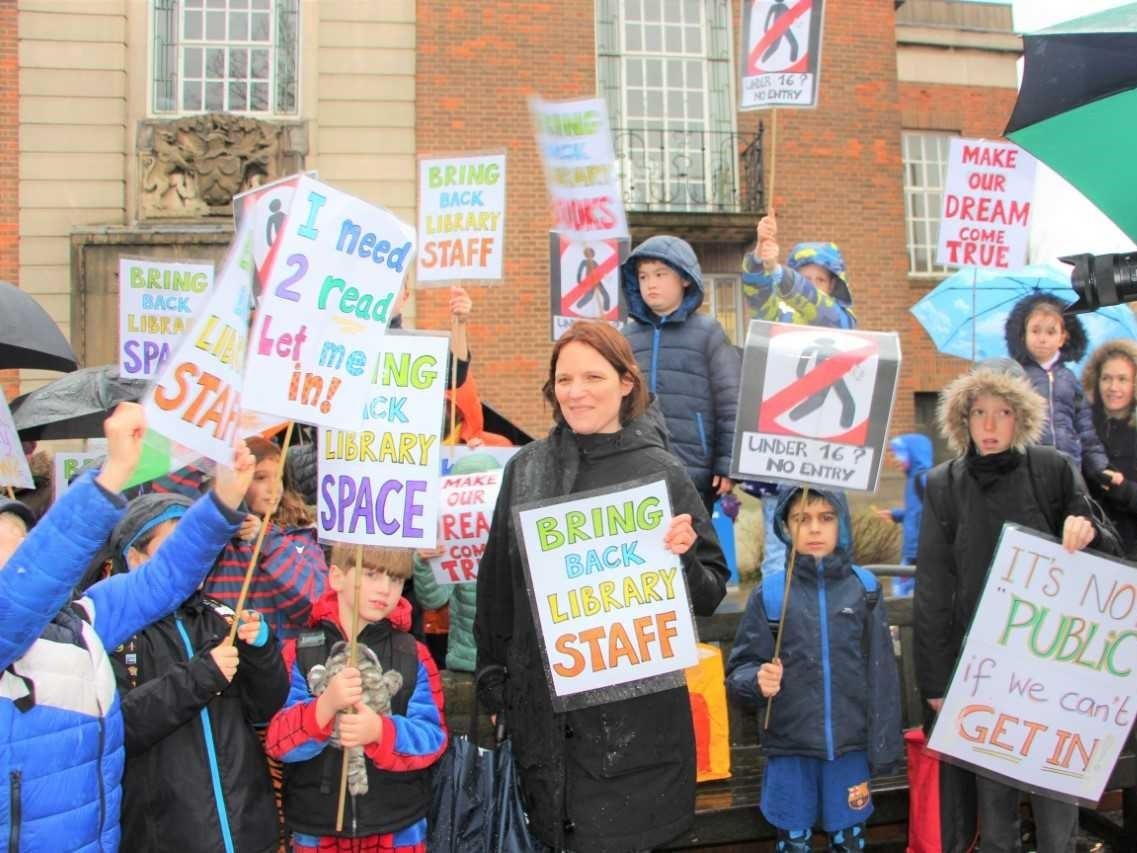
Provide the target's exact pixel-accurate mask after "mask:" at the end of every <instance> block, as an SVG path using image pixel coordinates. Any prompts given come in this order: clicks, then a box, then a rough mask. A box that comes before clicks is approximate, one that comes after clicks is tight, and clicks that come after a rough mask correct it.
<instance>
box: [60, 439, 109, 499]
mask: <svg viewBox="0 0 1137 853" xmlns="http://www.w3.org/2000/svg"><path fill="white" fill-rule="evenodd" d="M106 458H107V454H106V453H105V452H101V451H89V452H83V453H64V452H57V453H56V454H55V456H54V457H52V460H51V465H52V478H51V482H52V486H53V488H52V493H53V495H54V497H53V498H52V500H56V501H57V500H59V499H60V498H61V497H63V495H64V494H66V492H67V490H68V489H70V488H71V483H72V481H74V480H75V478H76V477H78V476H79V475H80V474H82V473H84V472H85V471H88V470H93V469H95V468H99V467H101V466H102V464H103V460H104V459H106Z"/></svg>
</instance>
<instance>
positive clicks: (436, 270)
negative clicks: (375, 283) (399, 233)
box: [415, 154, 505, 287]
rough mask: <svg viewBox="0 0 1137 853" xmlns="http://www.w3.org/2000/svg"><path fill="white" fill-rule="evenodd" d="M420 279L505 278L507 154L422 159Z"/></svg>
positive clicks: (420, 283) (419, 191) (417, 273)
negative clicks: (503, 268)
mask: <svg viewBox="0 0 1137 853" xmlns="http://www.w3.org/2000/svg"><path fill="white" fill-rule="evenodd" d="M418 170H419V178H418V198H419V202H418V230H419V239H420V241H421V247H420V249H419V253H418V270H417V272H416V274H415V281H416V283H417V284H418V285H419V286H420V287H421V286H423V285H425V284H429V283H430V282H445V281H460V280H463V279H472V280H477V279H499V278H501V262H502V257H503V256H504V254H505V251H504V237H505V155H504V154H471V155H468V156H464V157H421V158H419V161H418Z"/></svg>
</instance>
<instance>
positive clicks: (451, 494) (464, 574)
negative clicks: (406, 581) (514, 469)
mask: <svg viewBox="0 0 1137 853" xmlns="http://www.w3.org/2000/svg"><path fill="white" fill-rule="evenodd" d="M500 490H501V471H481V472H479V473H474V474H450V475H448V476H444V477H443V478H442V510H441V515H440V517H439V531H438V547H439V548H441V549H442V554H440V555H439V556H437V557H431V558H430V561H429V562H430V569H431V571H432V572H433V573H434V579H435V580H436V581H437V582H438V583H439V584H443V585H445V584H454V583H469V582H470V581H476V580H477V579H478V563H479V562H480V561H481V559H482V552H484V551H485V550H486V540H488V539H489V535H490V522H491V521H492V519H493V511H494V506H495V505H496V504H497V494H498V492H499V491H500Z"/></svg>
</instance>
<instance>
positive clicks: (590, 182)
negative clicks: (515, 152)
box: [529, 98, 629, 240]
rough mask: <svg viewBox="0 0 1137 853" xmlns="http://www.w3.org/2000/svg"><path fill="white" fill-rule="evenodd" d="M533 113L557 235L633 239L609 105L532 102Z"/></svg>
mask: <svg viewBox="0 0 1137 853" xmlns="http://www.w3.org/2000/svg"><path fill="white" fill-rule="evenodd" d="M529 108H530V110H531V111H532V113H533V121H534V123H535V125H536V128H537V149H538V150H539V151H540V153H541V162H542V163H543V164H544V167H545V181H546V183H547V184H548V187H549V197H550V198H551V200H552V205H553V216H554V218H555V220H556V224H555V225H554V226H553V227H554V230H556V231H560V232H561V233H562V234H565V235H567V236H569V237H572V238H573V239H577V240H602V239H606V238H609V237H628V236H629V233H628V219H627V216H626V215H625V213H624V202H623V199H622V198H621V196H620V182H619V180H618V179H617V175H616V156H615V154H614V153H613V151H612V134H611V132H610V131H609V129H608V108H607V106H605V104H604V100H603V99H602V98H590V99H587V100H579V101H556V102H554V101H543V100H541V99H540V98H532V99H530V101H529Z"/></svg>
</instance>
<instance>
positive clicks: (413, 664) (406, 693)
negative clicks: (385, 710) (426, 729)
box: [387, 631, 418, 714]
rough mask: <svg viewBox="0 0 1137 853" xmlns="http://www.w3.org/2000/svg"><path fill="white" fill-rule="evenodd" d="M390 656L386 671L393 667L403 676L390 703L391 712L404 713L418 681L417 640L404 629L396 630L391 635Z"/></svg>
mask: <svg viewBox="0 0 1137 853" xmlns="http://www.w3.org/2000/svg"><path fill="white" fill-rule="evenodd" d="M391 656H392V660H391V665H390V666H389V667H387V669H388V671H389V670H392V669H393V670H395V671H396V672H398V673H399V675H401V676H402V677H403V686H402V688H400V690H399V692H398V693H397V694H396V695H395V697H394V701H393V702H392V703H391V713H393V714H406V712H407V705H408V704H409V703H410V700H411V696H412V695H413V694H414V692H415V684H416V682H417V681H418V641H417V640H416V639H415V638H414V637H413V636H411V635H410V634H408V633H406V632H404V631H396V632H395V633H394V634H393V635H392V637H391Z"/></svg>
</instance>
